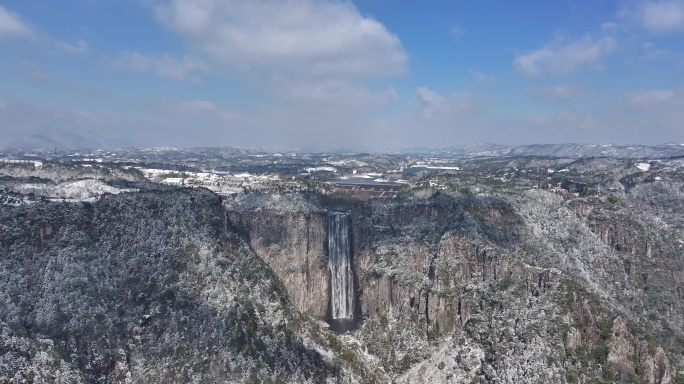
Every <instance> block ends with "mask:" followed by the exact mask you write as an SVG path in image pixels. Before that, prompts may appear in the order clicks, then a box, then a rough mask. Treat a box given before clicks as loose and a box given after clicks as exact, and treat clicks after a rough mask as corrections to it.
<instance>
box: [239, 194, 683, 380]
mask: <svg viewBox="0 0 684 384" xmlns="http://www.w3.org/2000/svg"><path fill="white" fill-rule="evenodd" d="M283 204H287V202H286V201H283ZM592 204H593V203H591V202H588V201H585V202H584V203H582V204H581V205H579V204H569V205H567V204H565V202H564V201H563V200H562V199H561V198H559V197H557V196H553V195H551V194H548V193H546V192H535V193H531V194H528V195H523V196H513V197H511V198H510V199H504V198H500V197H491V196H481V197H480V196H470V195H466V196H456V197H451V196H445V195H441V196H435V197H433V198H430V199H427V200H404V201H401V200H400V201H388V202H378V201H374V202H365V203H361V202H359V203H353V204H350V203H348V202H347V203H341V202H334V201H328V202H324V203H321V202H320V201H315V202H312V204H311V205H308V206H307V207H306V209H300V210H298V211H287V212H284V211H282V210H279V211H276V210H272V209H268V208H263V207H262V208H254V206H252V207H250V208H249V209H237V210H230V213H229V216H230V217H231V219H232V221H233V222H235V223H236V225H237V226H238V227H239V231H240V232H241V233H244V234H245V235H246V236H247V238H249V241H250V244H251V246H252V248H254V249H255V251H256V253H257V255H259V256H260V257H261V258H262V259H263V260H265V261H266V262H267V263H268V264H269V266H270V267H271V268H272V269H273V270H274V272H275V273H276V274H277V275H278V277H279V278H280V280H281V281H282V282H283V284H284V285H285V286H286V288H287V291H288V293H289V294H290V296H291V297H292V298H293V301H294V302H295V303H296V305H297V307H298V308H299V309H300V310H302V311H304V312H306V313H308V314H310V315H311V316H313V317H316V318H318V319H321V320H325V319H327V305H328V302H329V285H328V279H329V272H328V271H327V262H326V256H325V255H326V249H325V248H326V241H327V238H326V228H325V223H326V221H325V214H326V213H325V212H326V210H330V211H334V210H338V209H340V207H341V206H344V209H345V210H348V211H350V212H351V221H352V227H353V230H352V244H353V245H352V247H353V260H354V273H355V277H356V280H355V283H356V292H357V294H356V300H357V306H356V307H357V308H358V310H357V312H358V313H357V314H356V317H357V318H358V319H363V322H362V323H361V326H360V328H359V329H358V330H356V331H354V332H353V333H352V335H353V337H355V338H356V339H357V341H358V342H359V343H361V345H363V348H364V349H366V350H368V352H370V353H371V354H372V355H374V356H375V357H376V358H378V359H379V364H380V365H381V366H382V367H383V368H384V369H385V370H386V371H387V372H389V373H390V375H392V376H393V377H394V378H395V380H399V381H402V380H405V381H406V382H416V381H418V382H422V381H424V380H425V379H426V378H427V377H431V378H432V379H434V380H436V382H462V381H464V380H466V381H469V380H475V381H477V380H485V381H492V380H501V381H503V382H541V381H543V382H559V383H562V382H575V381H579V382H586V381H607V382H610V381H617V382H632V381H634V380H637V381H639V380H641V381H644V382H649V383H670V382H674V381H673V380H674V378H675V377H676V375H677V374H676V370H677V365H678V364H680V363H679V361H680V359H681V357H682V356H681V354H680V353H675V352H676V351H678V350H680V349H678V348H679V346H680V345H681V331H680V330H677V329H676V328H674V327H676V326H678V324H679V321H680V320H679V319H680V316H681V315H680V314H681V310H680V309H679V308H680V307H679V306H680V305H681V301H680V302H679V303H674V302H673V300H675V298H676V296H672V297H671V298H670V299H667V300H665V302H664V303H658V304H649V302H650V301H649V299H650V296H649V295H653V294H654V293H652V292H653V291H651V289H653V290H656V291H657V292H659V293H658V294H660V295H663V292H664V291H667V292H670V293H671V294H672V295H676V294H677V292H678V288H677V287H678V284H680V283H679V282H680V280H681V278H682V274H681V272H680V271H681V264H682V260H681V255H679V254H677V253H676V252H674V248H672V245H671V244H672V243H671V241H670V240H669V239H668V238H666V237H663V236H664V235H658V234H656V233H654V229H653V228H652V227H649V226H648V225H646V224H644V223H640V222H639V221H638V220H636V221H635V220H634V217H633V216H630V214H629V213H626V212H622V211H620V210H618V209H617V208H615V207H613V206H612V205H608V206H605V205H592ZM566 205H567V206H566ZM300 208H301V207H300ZM668 247H669V248H668ZM644 279H646V280H644ZM649 279H653V280H649ZM649 284H650V285H649ZM647 287H649V288H647ZM664 296H667V295H664ZM664 296H663V297H664ZM668 297H669V296H668ZM668 300H669V301H668ZM639 305H641V306H639ZM668 308H669V309H668ZM668 311H669V312H668ZM649 314H650V315H649ZM644 315H646V316H644ZM660 315H662V316H669V318H667V319H665V320H664V322H663V323H662V324H661V322H660V320H659V318H657V317H656V316H660ZM621 316H622V317H621ZM663 325H664V326H665V328H663ZM619 335H622V336H619ZM647 347H648V348H647ZM672 353H675V355H673V354H672ZM673 356H674V358H675V361H674V362H673V361H672V357H673Z"/></svg>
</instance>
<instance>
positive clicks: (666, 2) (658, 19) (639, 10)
mask: <svg viewBox="0 0 684 384" xmlns="http://www.w3.org/2000/svg"><path fill="white" fill-rule="evenodd" d="M622 14H623V15H624V16H627V17H628V18H631V19H632V20H635V21H636V22H637V23H639V25H641V27H643V28H644V29H646V30H647V31H649V32H652V33H668V32H675V31H679V30H682V29H684V1H682V0H662V1H639V2H638V3H636V4H634V5H632V6H631V7H629V8H627V9H625V10H623V12H622Z"/></svg>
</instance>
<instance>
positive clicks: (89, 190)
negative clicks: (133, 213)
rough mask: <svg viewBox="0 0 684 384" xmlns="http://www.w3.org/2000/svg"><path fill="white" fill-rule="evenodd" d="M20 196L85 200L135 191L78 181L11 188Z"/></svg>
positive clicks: (90, 181)
mask: <svg viewBox="0 0 684 384" xmlns="http://www.w3.org/2000/svg"><path fill="white" fill-rule="evenodd" d="M13 189H14V190H15V191H17V192H19V193H22V194H29V193H33V194H35V195H38V196H45V197H48V198H53V199H70V200H86V199H91V198H94V197H99V196H102V195H104V194H117V193H121V192H133V191H137V189H122V188H116V187H112V186H110V185H107V184H106V183H104V182H103V181H101V180H93V179H87V180H79V181H70V182H64V183H59V184H29V183H26V184H18V185H16V186H14V188H13Z"/></svg>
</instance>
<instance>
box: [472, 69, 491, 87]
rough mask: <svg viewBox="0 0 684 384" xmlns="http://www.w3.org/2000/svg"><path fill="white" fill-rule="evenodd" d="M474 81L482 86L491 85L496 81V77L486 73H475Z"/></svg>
mask: <svg viewBox="0 0 684 384" xmlns="http://www.w3.org/2000/svg"><path fill="white" fill-rule="evenodd" d="M473 80H475V82H476V83H480V84H491V83H494V82H495V81H496V77H494V75H490V74H487V73H484V72H480V71H474V72H473Z"/></svg>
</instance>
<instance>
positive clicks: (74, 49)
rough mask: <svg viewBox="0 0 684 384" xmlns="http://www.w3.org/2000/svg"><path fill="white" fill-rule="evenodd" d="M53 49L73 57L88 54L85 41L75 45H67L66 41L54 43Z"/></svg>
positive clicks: (88, 49)
mask: <svg viewBox="0 0 684 384" xmlns="http://www.w3.org/2000/svg"><path fill="white" fill-rule="evenodd" d="M54 45H55V47H57V48H58V49H59V50H61V51H63V52H66V53H71V54H73V55H81V54H84V53H88V52H90V46H89V45H88V43H87V42H86V41H85V40H79V41H78V42H76V43H75V44H71V43H67V42H66V41H59V40H57V41H54Z"/></svg>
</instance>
